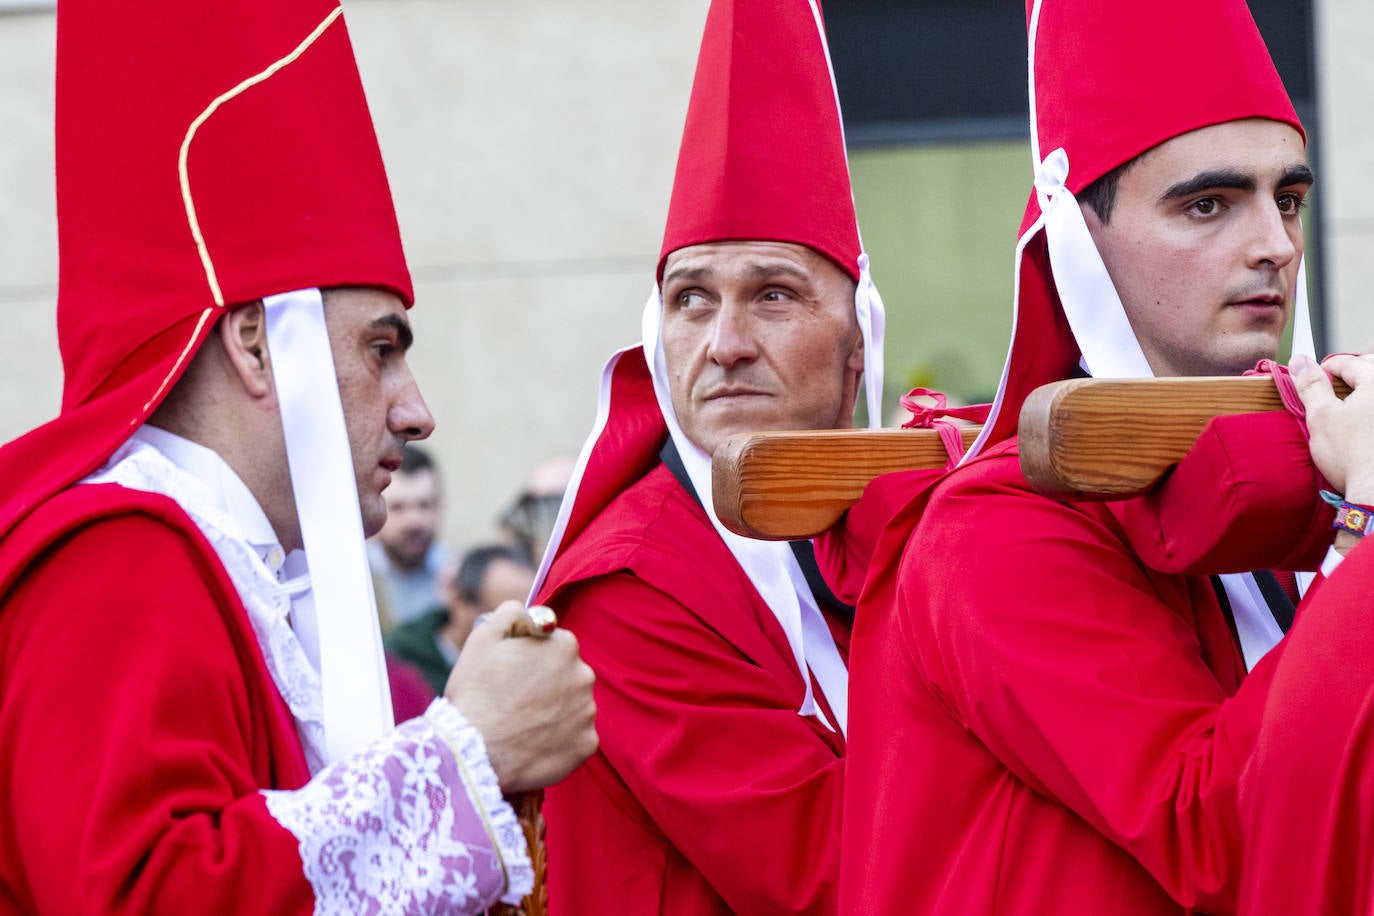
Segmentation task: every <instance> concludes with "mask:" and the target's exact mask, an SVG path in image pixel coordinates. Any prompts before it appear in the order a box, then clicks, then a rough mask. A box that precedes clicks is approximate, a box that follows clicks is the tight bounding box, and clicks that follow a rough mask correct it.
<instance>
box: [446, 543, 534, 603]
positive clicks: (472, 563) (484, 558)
mask: <svg viewBox="0 0 1374 916" xmlns="http://www.w3.org/2000/svg"><path fill="white" fill-rule="evenodd" d="M498 560H507V561H509V562H511V563H516V564H519V565H520V566H523V567H526V568H529V567H530V561H529V560H528V559H527V558H526V557H525V555H524V554H523V553H522V552H520V551H519V550H516V549H515V548H514V547H508V546H507V545H505V544H484V545H482V546H481V547H474V548H472V549H471V550H469V551H468V552H467V553H465V554H463V562H462V563H460V564H459V565H458V572H457V573H456V574H455V575H454V577H453V587H454V588H455V589H456V590H457V591H458V596H459V597H460V598H462V599H463V600H464V601H466V602H467V603H468V604H476V603H477V602H478V601H479V600H480V599H481V597H482V580H483V579H485V578H486V577H487V567H489V566H491V564H493V563H495V562H497V561H498ZM484 610H490V608H484Z"/></svg>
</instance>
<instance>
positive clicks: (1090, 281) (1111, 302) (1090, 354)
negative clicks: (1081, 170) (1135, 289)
mask: <svg viewBox="0 0 1374 916" xmlns="http://www.w3.org/2000/svg"><path fill="white" fill-rule="evenodd" d="M1068 179H1069V155H1068V153H1066V152H1065V151H1064V150H1063V149H1062V148H1061V149H1057V150H1055V151H1054V152H1052V153H1050V154H1049V155H1048V156H1046V157H1045V161H1044V162H1042V163H1041V164H1040V168H1039V169H1038V170H1037V172H1036V176H1035V194H1036V197H1037V198H1038V199H1039V201H1040V212H1041V213H1043V214H1044V216H1045V242H1046V244H1047V245H1048V247H1049V253H1050V266H1051V268H1052V269H1053V271H1054V285H1055V287H1056V288H1058V290H1059V301H1060V302H1061V303H1063V306H1064V315H1065V317H1066V318H1068V320H1069V327H1070V328H1071V329H1072V330H1073V336H1074V339H1075V340H1077V341H1078V348H1079V351H1080V352H1081V353H1082V354H1083V368H1084V369H1086V370H1087V372H1088V374H1089V375H1091V376H1093V377H1094V378H1153V377H1154V373H1153V372H1152V371H1151V370H1150V363H1149V361H1148V360H1146V359H1145V353H1144V351H1142V350H1141V349H1140V342H1139V341H1137V340H1136V336H1135V331H1134V330H1132V329H1131V322H1130V320H1129V319H1128V318H1127V317H1126V310H1125V309H1124V308H1123V307H1122V305H1121V297H1120V296H1119V295H1117V292H1116V285H1115V284H1113V283H1112V278H1111V277H1110V276H1109V275H1108V273H1107V265H1105V264H1103V263H1102V255H1100V254H1099V253H1098V251H1097V245H1095V244H1094V243H1093V238H1092V234H1091V233H1089V232H1088V224H1087V223H1086V222H1085V221H1084V220H1083V211H1082V209H1081V208H1080V207H1079V206H1078V201H1077V200H1075V199H1074V196H1073V194H1072V193H1070V192H1069V189H1068V188H1067V187H1066V186H1065V182H1067V181H1068Z"/></svg>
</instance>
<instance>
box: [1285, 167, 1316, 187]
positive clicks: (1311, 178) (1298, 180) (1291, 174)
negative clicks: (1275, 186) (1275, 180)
mask: <svg viewBox="0 0 1374 916" xmlns="http://www.w3.org/2000/svg"><path fill="white" fill-rule="evenodd" d="M1316 181H1317V176H1315V175H1313V174H1312V170H1311V169H1309V168H1308V167H1307V166H1305V165H1295V166H1293V167H1291V168H1290V169H1289V170H1288V171H1286V172H1284V173H1283V177H1282V178H1280V179H1279V187H1281V188H1286V187H1288V186H1289V185H1294V184H1305V185H1311V184H1315V183H1316Z"/></svg>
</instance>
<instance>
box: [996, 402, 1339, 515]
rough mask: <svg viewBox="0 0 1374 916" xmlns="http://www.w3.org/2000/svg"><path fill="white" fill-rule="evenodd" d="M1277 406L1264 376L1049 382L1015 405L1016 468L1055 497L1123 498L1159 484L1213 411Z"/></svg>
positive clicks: (1279, 407) (1253, 410)
mask: <svg viewBox="0 0 1374 916" xmlns="http://www.w3.org/2000/svg"><path fill="white" fill-rule="evenodd" d="M1336 390H1337V394H1338V395H1340V396H1341V397H1345V395H1346V394H1348V393H1349V389H1348V388H1346V387H1345V386H1344V385H1342V384H1341V383H1339V382H1337V383H1336ZM1283 409H1284V407H1283V402H1282V401H1281V400H1280V399H1279V392H1278V389H1277V388H1276V387H1275V385H1274V380H1273V379H1272V378H1269V377H1267V376H1255V377H1251V378H1231V377H1222V378H1172V379H1070V380H1068V381H1064V382H1055V383H1053V384H1050V385H1045V386H1043V387H1041V388H1038V389H1036V390H1035V391H1034V392H1032V393H1031V396H1030V397H1029V398H1027V399H1026V402H1025V404H1024V405H1023V406H1022V408H1021V418H1020V428H1019V436H1020V452H1021V470H1022V472H1023V473H1024V474H1025V475H1026V479H1027V480H1028V481H1030V483H1031V485H1032V486H1033V487H1035V488H1036V489H1037V490H1039V491H1040V492H1041V493H1045V494H1047V495H1049V496H1054V497H1056V498H1059V499H1090V500H1114V499H1126V498H1127V497H1131V496H1136V495H1138V494H1140V493H1144V492H1145V491H1146V490H1148V489H1150V488H1151V487H1152V486H1154V485H1155V484H1156V483H1158V482H1159V480H1160V478H1162V477H1163V476H1164V475H1165V474H1166V473H1167V472H1168V471H1169V469H1170V468H1172V467H1173V466H1174V465H1175V464H1177V463H1178V462H1179V461H1180V460H1182V458H1183V456H1184V455H1185V454H1187V452H1188V450H1189V449H1190V448H1192V446H1193V443H1194V442H1196V441H1197V437H1198V434H1199V433H1201V432H1202V429H1203V427H1205V426H1206V425H1207V422H1208V421H1209V420H1211V419H1212V418H1213V417H1218V416H1223V415H1228V414H1237V413H1258V412H1260V411H1265V410H1283Z"/></svg>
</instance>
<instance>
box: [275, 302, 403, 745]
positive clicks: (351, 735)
mask: <svg viewBox="0 0 1374 916" xmlns="http://www.w3.org/2000/svg"><path fill="white" fill-rule="evenodd" d="M263 304H264V306H265V311H266V314H267V343H268V348H269V352H270V354H271V359H272V378H273V381H274V382H275V383H276V390H277V402H278V404H279V406H280V409H281V418H282V430H283V432H284V434H285V437H286V457H287V462H288V464H289V466H290V472H291V486H292V489H293V490H294V491H295V497H296V512H297V516H298V517H299V519H300V527H301V540H302V542H303V543H304V545H305V553H306V558H307V562H308V563H309V566H310V580H311V597H312V598H313V603H312V602H300V601H298V602H295V603H294V604H293V607H292V613H293V615H296V614H297V613H300V614H302V615H305V616H310V615H311V614H312V612H313V616H314V620H313V621H311V620H302V621H301V622H300V623H299V625H298V626H299V628H300V629H301V630H303V631H304V632H306V633H309V632H311V631H312V630H313V631H315V632H317V633H318V635H319V666H320V681H321V683H322V688H323V694H324V696H323V709H324V732H325V749H326V754H327V757H328V761H327V762H333V761H336V760H340V759H342V758H344V757H347V756H349V755H350V754H353V753H356V752H358V751H360V750H362V749H363V748H365V747H366V746H367V745H369V744H371V743H372V742H373V741H374V740H376V739H377V738H379V737H381V736H382V735H383V734H385V733H386V732H387V731H389V730H390V729H391V728H392V725H393V718H392V711H391V693H390V688H389V687H388V682H387V679H386V663H385V661H384V659H383V656H382V640H381V631H380V629H379V627H378V622H377V609H376V605H375V603H374V598H373V595H372V577H371V575H370V573H369V572H368V565H367V553H366V550H365V548H364V545H363V525H362V518H361V516H360V514H359V510H358V498H357V492H358V485H357V482H356V479H355V477H354V474H353V458H352V451H351V449H350V446H349V439H348V430H347V427H346V426H345V424H344V413H343V404H342V402H341V401H340V399H339V389H338V383H337V376H336V374H335V370H334V358H333V355H332V353H331V351H330V346H329V333H328V329H327V327H326V325H325V320H324V302H323V300H322V298H321V296H320V291H319V290H317V289H304V290H297V291H296V292H291V293H284V294H282V295H279V296H269V297H268V298H266V299H264V300H263Z"/></svg>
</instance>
